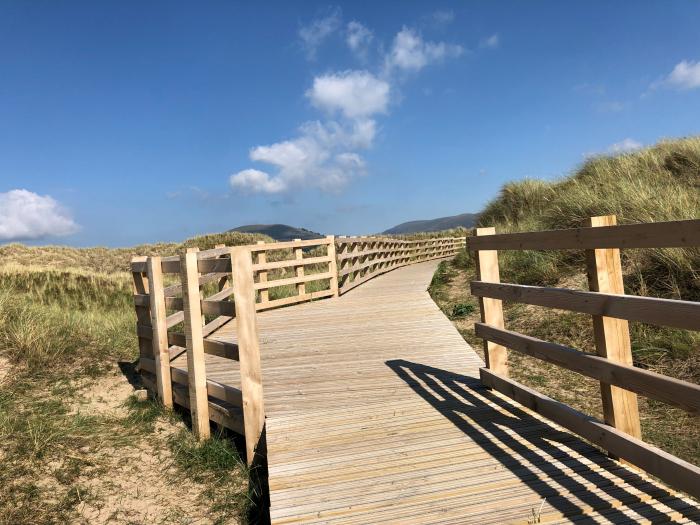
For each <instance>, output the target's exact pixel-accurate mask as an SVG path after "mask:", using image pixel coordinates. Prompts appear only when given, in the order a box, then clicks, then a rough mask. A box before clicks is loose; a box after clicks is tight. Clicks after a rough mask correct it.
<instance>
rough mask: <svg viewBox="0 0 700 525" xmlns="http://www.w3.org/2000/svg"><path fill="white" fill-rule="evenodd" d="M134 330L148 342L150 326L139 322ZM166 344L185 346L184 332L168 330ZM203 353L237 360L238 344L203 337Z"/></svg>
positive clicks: (150, 336)
mask: <svg viewBox="0 0 700 525" xmlns="http://www.w3.org/2000/svg"><path fill="white" fill-rule="evenodd" d="M212 322H213V321H212ZM136 332H137V334H138V335H139V337H143V338H144V339H147V340H148V341H149V343H150V340H151V339H152V336H153V334H152V329H151V327H150V326H146V325H141V324H139V325H137V326H136ZM202 333H204V331H202ZM168 344H169V345H171V346H172V345H175V346H181V347H183V348H185V347H186V346H187V338H186V336H185V334H181V333H177V332H168ZM204 353H205V354H211V355H216V356H219V357H225V358H227V359H235V360H238V345H236V344H234V343H231V342H226V341H213V340H211V339H204Z"/></svg>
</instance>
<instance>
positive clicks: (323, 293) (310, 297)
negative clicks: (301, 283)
mask: <svg viewBox="0 0 700 525" xmlns="http://www.w3.org/2000/svg"><path fill="white" fill-rule="evenodd" d="M332 295H334V294H333V290H319V291H317V292H309V293H305V294H304V295H291V296H289V297H283V298H282V299H274V300H272V301H267V302H265V303H257V304H256V305H255V309H256V310H257V311H258V312H259V311H262V310H271V309H273V308H279V307H280V306H289V305H292V304H296V303H302V302H306V301H314V300H317V299H323V298H325V297H330V296H332Z"/></svg>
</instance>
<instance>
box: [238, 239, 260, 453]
mask: <svg viewBox="0 0 700 525" xmlns="http://www.w3.org/2000/svg"><path fill="white" fill-rule="evenodd" d="M251 256H252V254H251V251H250V250H249V249H247V248H245V247H238V248H233V249H232V250H231V267H232V269H233V271H232V279H233V297H234V301H235V303H236V333H237V335H238V353H239V362H240V384H241V392H242V394H243V424H244V427H245V442H246V459H247V462H248V465H252V464H253V462H254V458H255V453H256V451H258V445H259V444H260V438H261V435H262V432H263V427H264V426H265V402H264V400H263V386H262V369H261V366H260V337H259V334H258V324H257V315H256V311H255V288H254V286H253V284H254V283H253V262H252V260H251ZM259 452H261V453H263V454H264V451H259Z"/></svg>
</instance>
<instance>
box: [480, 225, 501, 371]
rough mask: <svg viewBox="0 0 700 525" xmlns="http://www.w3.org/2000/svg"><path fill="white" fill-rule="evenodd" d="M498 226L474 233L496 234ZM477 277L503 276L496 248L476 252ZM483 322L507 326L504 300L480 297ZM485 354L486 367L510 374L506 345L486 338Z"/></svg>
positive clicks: (494, 280)
mask: <svg viewBox="0 0 700 525" xmlns="http://www.w3.org/2000/svg"><path fill="white" fill-rule="evenodd" d="M495 233H496V228H493V227H492V228H476V229H475V230H474V235H476V236H482V235H494V234H495ZM475 260H476V278H477V279H478V280H479V281H484V282H488V283H498V282H500V281H501V276H500V272H499V268H498V252H497V251H496V250H479V251H477V252H476V253H475ZM479 308H480V310H481V322H482V323H485V324H488V325H491V326H495V327H496V328H505V323H504V321H503V302H502V301H501V300H500V299H492V298H490V297H479ZM484 356H485V360H486V368H488V369H489V370H491V371H493V372H494V373H496V374H498V375H501V376H508V351H507V350H506V348H505V347H504V346H501V345H498V344H496V343H492V342H491V341H486V340H484Z"/></svg>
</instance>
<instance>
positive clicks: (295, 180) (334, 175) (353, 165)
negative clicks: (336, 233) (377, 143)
mask: <svg viewBox="0 0 700 525" xmlns="http://www.w3.org/2000/svg"><path fill="white" fill-rule="evenodd" d="M375 126H376V123H375V122H374V121H373V120H371V119H358V120H355V121H352V122H349V123H344V124H342V123H339V122H336V121H330V122H325V123H323V122H319V121H313V122H307V123H305V124H304V125H302V126H301V127H300V129H299V136H298V137H297V138H295V139H292V140H285V141H282V142H277V143H275V144H270V145H268V146H258V147H255V148H253V149H252V150H251V151H250V160H252V161H256V162H262V163H265V164H269V165H271V166H273V167H274V168H276V169H277V172H276V173H275V174H274V175H270V174H269V173H267V172H264V171H260V170H256V169H246V170H243V171H239V172H238V173H235V174H233V175H231V178H230V183H231V186H232V187H233V188H235V189H242V190H247V191H251V192H258V193H280V192H284V191H287V190H289V189H292V188H294V187H299V186H304V187H315V188H319V189H321V190H325V191H337V190H339V189H340V188H342V187H343V186H344V185H345V184H346V183H347V182H348V181H349V180H350V179H351V178H353V177H355V176H358V175H363V174H364V172H365V163H364V161H363V160H362V158H361V157H360V156H359V154H357V150H359V149H366V148H369V147H370V146H371V145H372V141H373V140H374V136H375V133H376V129H375Z"/></svg>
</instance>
